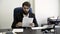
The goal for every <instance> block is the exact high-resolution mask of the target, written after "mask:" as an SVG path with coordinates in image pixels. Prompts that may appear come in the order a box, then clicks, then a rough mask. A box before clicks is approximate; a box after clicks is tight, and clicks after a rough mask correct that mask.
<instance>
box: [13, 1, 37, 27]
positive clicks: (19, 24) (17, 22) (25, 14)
mask: <svg viewBox="0 0 60 34" xmlns="http://www.w3.org/2000/svg"><path fill="white" fill-rule="evenodd" d="M30 7H31V5H30V3H29V2H24V3H23V4H22V9H23V11H22V12H20V13H18V14H17V15H16V18H15V19H14V22H13V24H12V28H22V20H23V17H29V18H33V22H32V23H31V24H30V26H31V27H37V26H38V24H37V21H36V19H35V15H34V14H33V13H32V12H31V13H30V12H29V9H30Z"/></svg>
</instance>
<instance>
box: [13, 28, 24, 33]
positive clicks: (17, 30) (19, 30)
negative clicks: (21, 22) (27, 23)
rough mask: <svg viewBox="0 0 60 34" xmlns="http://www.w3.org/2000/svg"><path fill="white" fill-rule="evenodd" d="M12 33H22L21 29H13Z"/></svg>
mask: <svg viewBox="0 0 60 34" xmlns="http://www.w3.org/2000/svg"><path fill="white" fill-rule="evenodd" d="M12 32H13V33H15V32H23V29H13V31H12Z"/></svg>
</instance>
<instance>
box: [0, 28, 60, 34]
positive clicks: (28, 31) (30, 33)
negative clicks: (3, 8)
mask: <svg viewBox="0 0 60 34" xmlns="http://www.w3.org/2000/svg"><path fill="white" fill-rule="evenodd" d="M58 30H59V31H58V34H59V33H60V28H59V29H58ZM8 31H12V29H0V32H8ZM20 33H21V34H42V32H41V30H40V29H33V30H32V29H24V31H23V32H20Z"/></svg>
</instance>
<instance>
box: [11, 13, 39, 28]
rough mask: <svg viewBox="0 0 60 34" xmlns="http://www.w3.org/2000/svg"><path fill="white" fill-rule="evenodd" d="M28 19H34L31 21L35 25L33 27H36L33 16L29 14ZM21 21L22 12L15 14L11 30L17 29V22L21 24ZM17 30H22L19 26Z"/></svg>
mask: <svg viewBox="0 0 60 34" xmlns="http://www.w3.org/2000/svg"><path fill="white" fill-rule="evenodd" d="M29 18H34V19H33V23H34V24H35V27H37V26H38V24H37V21H36V18H35V15H34V14H33V13H29ZM22 19H23V12H20V13H17V14H16V16H15V18H14V21H13V24H12V28H17V27H16V24H17V23H18V22H22ZM18 28H22V27H21V26H20V27H18Z"/></svg>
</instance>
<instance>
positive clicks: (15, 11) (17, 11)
mask: <svg viewBox="0 0 60 34" xmlns="http://www.w3.org/2000/svg"><path fill="white" fill-rule="evenodd" d="M22 11H23V9H22V7H17V8H15V9H14V15H13V16H14V18H16V14H17V13H20V12H22ZM29 12H30V13H32V8H30V9H29Z"/></svg>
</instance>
